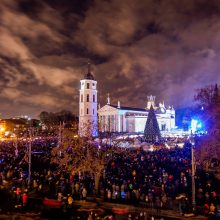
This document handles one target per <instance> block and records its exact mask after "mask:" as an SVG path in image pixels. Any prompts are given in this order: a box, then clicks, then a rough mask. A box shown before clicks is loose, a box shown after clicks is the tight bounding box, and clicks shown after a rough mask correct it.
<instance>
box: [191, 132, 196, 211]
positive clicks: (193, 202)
mask: <svg viewBox="0 0 220 220" xmlns="http://www.w3.org/2000/svg"><path fill="white" fill-rule="evenodd" d="M192 139H193V134H192V130H191V163H192V207H193V210H195V206H196V188H195V172H196V169H195V155H194V150H195V149H194V147H195V146H194V142H193V141H192Z"/></svg>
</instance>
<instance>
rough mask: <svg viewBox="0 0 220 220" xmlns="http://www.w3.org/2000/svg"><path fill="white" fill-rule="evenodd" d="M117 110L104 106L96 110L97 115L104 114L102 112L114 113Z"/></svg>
mask: <svg viewBox="0 0 220 220" xmlns="http://www.w3.org/2000/svg"><path fill="white" fill-rule="evenodd" d="M116 111H117V108H115V107H112V106H110V105H104V106H103V107H102V108H100V109H99V110H98V113H104V112H116Z"/></svg>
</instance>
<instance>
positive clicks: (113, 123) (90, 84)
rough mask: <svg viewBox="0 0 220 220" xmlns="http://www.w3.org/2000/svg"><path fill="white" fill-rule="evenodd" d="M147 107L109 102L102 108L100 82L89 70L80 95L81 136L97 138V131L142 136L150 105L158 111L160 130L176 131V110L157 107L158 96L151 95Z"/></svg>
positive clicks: (81, 82)
mask: <svg viewBox="0 0 220 220" xmlns="http://www.w3.org/2000/svg"><path fill="white" fill-rule="evenodd" d="M147 98H148V101H147V105H146V108H133V107H126V106H121V104H120V102H119V101H118V103H117V105H112V104H111V103H110V97H109V96H108V98H107V104H106V105H104V106H103V107H101V108H100V107H99V109H98V105H97V81H96V80H95V79H94V77H93V75H92V73H91V71H90V68H88V73H86V75H85V76H84V79H82V80H80V96H79V135H80V136H89V135H92V136H97V135H98V132H106V131H108V132H128V133H143V132H144V128H145V124H146V121H147V116H148V113H149V110H150V107H151V105H152V106H153V108H154V110H155V114H156V117H157V121H158V124H159V128H160V130H161V131H171V130H172V129H174V128H175V110H174V108H173V107H170V106H168V107H166V106H165V105H164V103H159V106H156V104H155V96H152V95H151V96H148V97H147Z"/></svg>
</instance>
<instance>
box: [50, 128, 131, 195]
mask: <svg viewBox="0 0 220 220" xmlns="http://www.w3.org/2000/svg"><path fill="white" fill-rule="evenodd" d="M123 141H124V140H123ZM126 141H127V142H131V140H126ZM121 142H122V140H121V139H113V138H112V136H111V134H110V133H109V134H108V135H106V136H105V137H104V138H97V139H96V140H94V139H93V138H92V137H91V136H88V137H86V138H85V137H79V136H78V135H74V133H73V132H72V131H71V130H69V129H64V131H63V137H62V144H60V146H58V147H55V148H54V149H53V151H52V161H53V162H54V163H56V164H58V165H59V167H60V168H61V169H65V170H66V171H68V172H69V173H71V174H78V173H79V172H80V173H81V175H85V174H89V175H90V176H91V177H93V178H94V181H95V192H96V193H98V189H99V182H100V178H101V176H102V175H103V171H104V169H105V168H106V166H107V164H108V163H109V161H110V160H112V158H113V155H114V154H122V153H125V151H126V149H125V148H123V147H121V146H120V144H121Z"/></svg>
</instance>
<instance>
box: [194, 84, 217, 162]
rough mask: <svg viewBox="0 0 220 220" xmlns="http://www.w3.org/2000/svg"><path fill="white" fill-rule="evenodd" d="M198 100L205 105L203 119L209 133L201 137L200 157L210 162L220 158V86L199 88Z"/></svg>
mask: <svg viewBox="0 0 220 220" xmlns="http://www.w3.org/2000/svg"><path fill="white" fill-rule="evenodd" d="M196 97H197V101H200V104H203V105H204V106H205V109H204V116H203V120H204V123H205V124H206V128H207V131H208V134H207V135H206V136H205V137H203V138H201V144H200V145H201V146H200V151H201V152H200V159H201V160H202V161H205V162H207V161H208V162H209V161H210V160H212V159H213V158H216V159H219V158H220V92H219V87H218V85H217V84H216V85H215V86H209V87H206V88H203V89H200V90H199V93H198V94H197V95H196Z"/></svg>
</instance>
